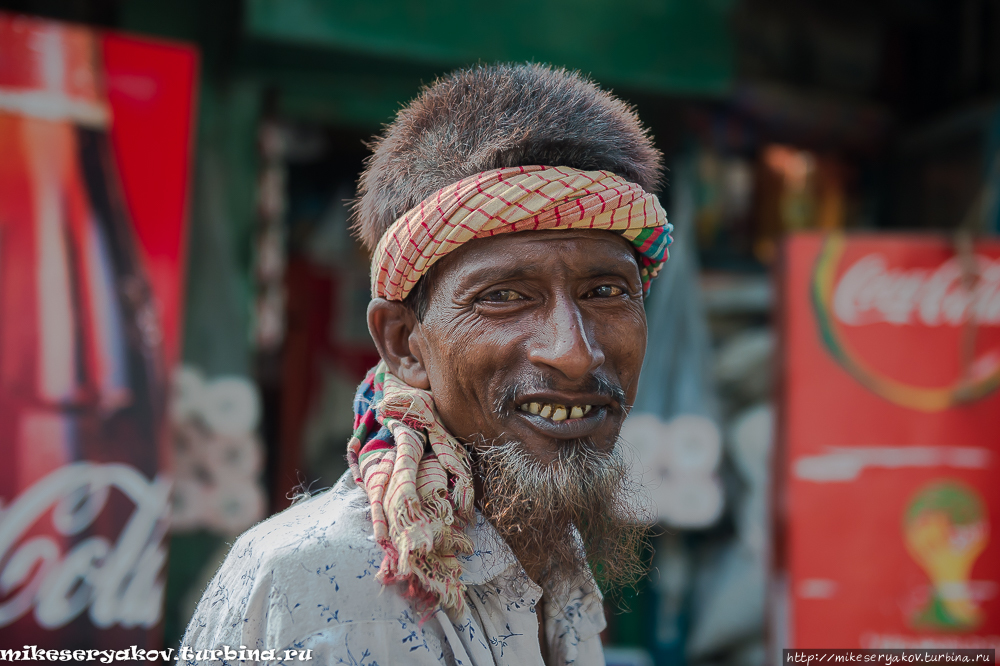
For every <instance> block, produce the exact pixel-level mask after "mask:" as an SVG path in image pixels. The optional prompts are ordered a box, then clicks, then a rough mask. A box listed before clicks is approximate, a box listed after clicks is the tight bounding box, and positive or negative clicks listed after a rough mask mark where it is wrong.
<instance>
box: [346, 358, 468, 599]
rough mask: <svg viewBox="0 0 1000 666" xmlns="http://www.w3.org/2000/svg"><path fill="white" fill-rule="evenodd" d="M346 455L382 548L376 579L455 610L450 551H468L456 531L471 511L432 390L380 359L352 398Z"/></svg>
mask: <svg viewBox="0 0 1000 666" xmlns="http://www.w3.org/2000/svg"><path fill="white" fill-rule="evenodd" d="M347 461H348V464H350V467H351V472H352V473H353V474H354V480H355V482H356V483H357V484H358V485H360V486H361V487H362V488H364V489H365V491H366V492H367V493H368V500H369V502H370V503H371V512H372V524H373V526H374V529H375V541H376V542H377V543H378V544H379V546H381V547H382V550H383V551H384V553H385V557H384V558H383V560H382V566H381V567H380V568H379V572H378V575H377V578H378V580H379V581H381V582H382V584H384V585H388V584H391V583H400V582H401V583H405V584H406V585H407V590H406V592H405V594H406V595H407V596H408V597H410V598H412V599H414V600H416V601H417V602H418V603H419V604H420V605H421V606H424V607H427V608H430V609H433V608H435V607H437V606H439V605H440V606H443V607H444V608H446V609H453V610H455V611H457V612H461V611H462V609H463V606H464V603H465V601H464V592H465V585H464V584H463V583H462V582H461V580H460V578H459V577H460V576H461V573H462V567H461V564H460V563H459V561H458V559H457V558H456V553H466V554H471V553H472V542H471V541H470V540H469V537H468V536H466V535H465V533H464V532H463V529H464V528H465V526H466V525H467V524H468V523H469V522H470V521H471V520H472V519H473V517H474V515H475V512H474V509H473V499H474V494H473V487H472V471H471V468H470V465H469V455H468V452H467V451H466V450H465V447H463V446H462V445H461V444H459V442H458V441H457V440H456V439H455V438H454V437H452V436H451V435H450V434H448V431H447V430H445V429H444V427H443V426H442V425H441V423H440V420H439V418H438V414H437V411H435V409H434V399H433V397H432V395H431V393H430V392H429V391H423V390H421V389H416V388H413V387H412V386H409V385H407V384H405V383H404V382H403V381H402V380H400V379H398V378H397V377H395V376H394V375H393V374H391V373H390V372H389V369H388V367H386V364H385V362H381V363H379V364H378V365H377V366H376V367H375V368H374V369H372V370H371V371H370V372H369V373H368V376H367V377H366V378H365V380H364V382H362V383H361V386H359V387H358V392H357V395H355V398H354V435H353V437H351V440H350V442H349V443H348V445H347Z"/></svg>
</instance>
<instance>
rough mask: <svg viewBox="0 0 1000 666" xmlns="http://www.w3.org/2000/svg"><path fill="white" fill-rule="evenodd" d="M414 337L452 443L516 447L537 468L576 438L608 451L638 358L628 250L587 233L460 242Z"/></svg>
mask: <svg viewBox="0 0 1000 666" xmlns="http://www.w3.org/2000/svg"><path fill="white" fill-rule="evenodd" d="M418 330H419V332H420V334H421V335H420V339H421V340H422V342H421V343H420V346H421V352H422V356H423V362H424V367H425V369H426V371H427V374H428V379H429V381H430V386H431V390H433V392H434V402H435V405H436V406H437V409H438V411H439V413H440V414H441V418H442V420H443V422H444V425H445V426H446V427H447V428H448V430H449V431H450V432H451V433H452V434H453V435H455V436H456V437H458V438H460V439H462V440H464V441H469V442H485V443H487V444H490V443H494V442H509V441H519V442H521V443H522V444H523V445H524V447H525V449H526V451H527V452H528V453H530V454H531V455H533V456H534V457H535V458H536V459H537V460H538V461H539V462H541V463H548V462H551V461H553V460H554V459H555V458H556V457H557V456H558V455H559V453H560V451H561V450H562V449H564V448H566V447H567V446H572V445H573V443H574V442H575V441H577V440H580V439H587V440H589V441H591V442H593V445H594V446H595V447H596V448H597V449H599V450H601V451H610V450H611V449H612V448H613V447H614V443H615V441H616V439H617V437H618V432H619V430H620V429H621V425H622V422H623V421H624V419H625V415H626V406H627V405H631V404H632V402H633V401H634V399H635V392H636V386H637V384H638V379H639V369H640V367H641V365H642V358H643V354H644V353H645V349H646V317H645V313H644V310H643V304H642V286H641V281H640V278H639V268H638V265H637V264H636V260H635V255H634V252H633V249H632V246H631V245H630V244H629V243H628V242H627V241H626V240H625V239H623V238H622V237H620V236H618V235H617V234H614V233H612V232H609V231H589V230H580V231H565V230H557V231H530V232H521V233H513V234H504V235H500V236H496V237H493V238H485V239H479V240H476V241H472V242H470V243H467V244H466V245H464V246H462V247H461V248H459V249H457V250H455V251H454V252H452V253H450V254H449V255H448V256H447V257H445V258H444V259H442V260H441V262H440V266H439V267H438V269H437V272H436V276H435V279H434V282H433V283H432V285H431V293H430V299H429V302H428V308H427V312H426V314H425V316H424V319H423V322H422V323H421V324H419V325H418ZM535 412H537V413H535Z"/></svg>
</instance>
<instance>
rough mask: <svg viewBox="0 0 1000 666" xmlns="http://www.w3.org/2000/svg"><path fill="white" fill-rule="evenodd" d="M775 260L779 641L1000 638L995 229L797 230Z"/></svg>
mask: <svg viewBox="0 0 1000 666" xmlns="http://www.w3.org/2000/svg"><path fill="white" fill-rule="evenodd" d="M780 267H781V270H780V271H779V272H778V273H777V277H778V285H779V288H780V291H779V294H780V304H781V317H780V318H779V320H778V323H777V326H778V328H779V330H780V334H781V341H782V344H781V345H780V346H779V348H778V351H779V353H780V364H779V365H778V368H779V370H778V372H779V386H780V390H779V392H778V393H777V394H776V401H777V402H778V404H779V406H780V407H779V409H778V410H777V433H776V434H777V441H778V442H779V443H780V445H778V446H775V447H774V450H773V456H774V463H775V464H774V466H773V468H772V471H773V479H772V490H773V493H774V494H773V498H772V499H773V500H774V501H773V507H772V508H773V518H774V525H775V528H776V529H775V530H774V537H775V538H774V539H773V540H772V552H773V557H772V562H773V571H774V574H775V575H774V577H773V579H772V580H773V583H774V585H773V587H772V588H771V592H772V594H771V595H770V599H771V601H772V602H773V606H772V612H773V614H772V615H771V619H772V625H771V626H772V630H773V632H774V633H773V634H772V638H773V639H774V641H775V642H777V643H779V644H781V646H782V647H786V648H795V649H801V648H862V647H879V646H881V647H887V646H889V647H920V646H928V645H939V646H946V645H952V646H974V645H979V646H990V647H992V646H994V645H997V646H1000V539H998V538H997V534H1000V484H998V483H997V471H998V467H1000V446H998V445H1000V439H998V437H997V433H998V432H1000V390H997V385H998V368H1000V363H998V359H1000V325H998V324H1000V322H998V308H1000V295H998V294H1000V288H998V283H1000V241H998V239H995V238H992V237H982V238H976V239H974V240H973V241H972V242H971V243H970V242H966V239H960V242H957V241H956V239H955V237H954V236H952V235H950V234H927V233H925V234H916V233H874V232H871V233H849V234H824V233H796V234H792V235H790V237H789V238H788V239H787V240H786V243H785V245H784V247H783V252H782V262H781V265H780Z"/></svg>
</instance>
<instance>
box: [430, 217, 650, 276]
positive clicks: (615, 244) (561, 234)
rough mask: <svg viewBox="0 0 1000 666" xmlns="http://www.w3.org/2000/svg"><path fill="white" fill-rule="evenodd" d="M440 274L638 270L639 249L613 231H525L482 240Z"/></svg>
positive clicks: (455, 255) (448, 260)
mask: <svg viewBox="0 0 1000 666" xmlns="http://www.w3.org/2000/svg"><path fill="white" fill-rule="evenodd" d="M440 264H441V266H440V268H439V270H440V271H441V272H440V273H439V274H438V275H439V276H440V277H443V276H444V274H445V273H453V274H457V275H456V277H457V276H461V279H462V282H468V281H476V282H479V281H482V280H484V279H491V278H496V279H517V278H519V277H524V278H527V277H532V276H540V275H545V274H548V273H551V272H553V271H555V270H565V269H566V268H569V269H571V270H572V272H573V273H574V274H575V275H577V276H589V275H604V274H609V273H621V272H626V273H631V272H636V273H637V272H638V262H637V258H636V253H635V249H634V248H633V246H632V245H631V244H630V243H629V242H628V241H627V240H625V239H624V238H623V237H622V236H621V235H619V234H616V233H614V232H611V231H603V230H593V229H580V230H575V229H574V230H565V229H563V230H546V231H522V232H517V233H512V234H503V235H500V236H493V237H490V238H479V239H476V240H474V241H471V242H469V243H467V244H466V245H464V246H463V247H461V248H459V249H458V250H455V251H454V252H452V253H450V254H449V255H448V256H447V257H445V258H443V259H442V260H441V262H440Z"/></svg>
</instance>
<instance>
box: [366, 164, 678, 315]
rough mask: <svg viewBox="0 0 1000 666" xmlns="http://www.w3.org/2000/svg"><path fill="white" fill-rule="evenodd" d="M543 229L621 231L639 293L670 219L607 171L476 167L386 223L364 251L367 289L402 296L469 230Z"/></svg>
mask: <svg viewBox="0 0 1000 666" xmlns="http://www.w3.org/2000/svg"><path fill="white" fill-rule="evenodd" d="M544 229H606V230H608V231H614V232H616V233H619V234H621V235H622V236H623V237H624V238H625V239H626V240H628V241H629V242H630V243H632V245H633V246H634V247H635V248H636V250H637V251H638V253H639V255H640V257H641V260H642V261H641V263H642V265H641V266H640V277H641V278H642V290H643V293H648V292H649V283H650V281H651V280H652V279H653V278H654V277H656V274H657V272H659V270H660V268H661V267H662V266H663V263H664V262H665V261H666V260H667V256H668V255H667V246H668V245H670V243H671V242H672V240H673V239H672V238H671V237H670V232H671V231H673V225H671V224H670V223H669V222H667V214H666V213H665V212H664V210H663V207H662V206H660V202H659V201H658V200H657V199H656V197H655V196H654V195H652V194H649V193H648V192H646V191H644V190H643V189H642V188H641V187H639V186H638V185H636V184H635V183H631V182H629V181H627V180H625V179H624V178H621V177H620V176H616V175H615V174H613V173H610V172H608V171H580V170H578V169H571V168H569V167H545V166H525V167H511V168H507V169H496V170H493V171H484V172H482V173H478V174H476V175H474V176H470V177H468V178H464V179H462V180H460V181H458V182H457V183H454V184H452V185H449V186H448V187H445V188H444V189H441V190H438V191H437V192H435V193H434V194H432V195H431V196H429V197H428V198H426V199H424V200H423V201H422V202H420V203H419V204H418V205H417V206H416V207H414V208H413V209H412V210H410V211H409V212H407V213H406V214H405V215H403V216H402V217H401V218H399V219H398V220H396V222H395V223H393V225H392V226H391V227H390V228H389V230H388V231H386V233H385V235H383V236H382V240H381V241H379V244H378V247H376V248H375V253H374V255H373V256H372V275H371V279H372V296H373V297H381V298H385V299H387V300H390V301H401V300H403V299H405V298H406V296H407V295H408V294H409V293H410V291H411V290H412V289H413V287H414V285H416V284H417V281H418V280H420V278H421V277H422V276H423V275H424V274H425V273H426V272H427V271H428V270H429V269H430V267H431V266H433V265H434V263H435V262H436V261H438V260H439V259H440V258H441V257H443V256H445V255H446V254H448V253H449V252H451V251H452V250H455V249H457V248H458V247H460V246H461V245H462V244H464V243H467V242H469V241H470V240H473V239H475V238H487V237H489V236H496V235H498V234H504V233H511V232H515V231H539V230H544Z"/></svg>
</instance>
